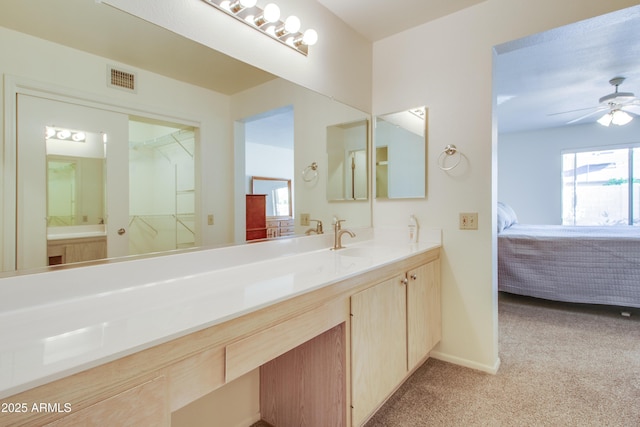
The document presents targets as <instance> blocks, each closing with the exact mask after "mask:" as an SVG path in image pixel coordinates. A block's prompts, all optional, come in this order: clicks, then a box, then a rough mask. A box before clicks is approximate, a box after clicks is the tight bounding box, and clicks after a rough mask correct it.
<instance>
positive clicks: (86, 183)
mask: <svg viewBox="0 0 640 427" xmlns="http://www.w3.org/2000/svg"><path fill="white" fill-rule="evenodd" d="M103 163H104V161H103V160H102V159H88V158H81V157H80V158H78V157H64V156H55V155H47V226H48V227H72V226H79V225H99V224H103V223H104V179H103V178H104V169H103Z"/></svg>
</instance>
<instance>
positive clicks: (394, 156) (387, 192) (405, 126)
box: [374, 107, 428, 199]
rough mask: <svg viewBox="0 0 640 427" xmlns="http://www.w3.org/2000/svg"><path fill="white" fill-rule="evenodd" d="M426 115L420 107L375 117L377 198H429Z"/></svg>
mask: <svg viewBox="0 0 640 427" xmlns="http://www.w3.org/2000/svg"><path fill="white" fill-rule="evenodd" d="M427 113H428V111H427V109H426V108H425V107H418V108H412V109H409V110H406V111H400V112H397V113H391V114H384V115H380V116H376V118H375V130H374V143H375V168H376V170H375V180H376V198H378V199H418V198H425V197H426V188H427V174H426V172H427V171H426V165H427V154H426V153H427V135H428V134H427V125H428V123H427V119H428V114H427Z"/></svg>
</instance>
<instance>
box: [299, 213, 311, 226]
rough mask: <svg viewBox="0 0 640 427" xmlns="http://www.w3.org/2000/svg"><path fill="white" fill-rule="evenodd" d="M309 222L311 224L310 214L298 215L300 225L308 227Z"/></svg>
mask: <svg viewBox="0 0 640 427" xmlns="http://www.w3.org/2000/svg"><path fill="white" fill-rule="evenodd" d="M310 222H311V214H308V213H303V214H300V225H302V226H308V225H309V223H310Z"/></svg>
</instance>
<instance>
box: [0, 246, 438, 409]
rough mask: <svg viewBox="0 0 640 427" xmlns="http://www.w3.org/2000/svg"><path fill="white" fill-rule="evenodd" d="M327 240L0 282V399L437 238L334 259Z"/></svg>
mask: <svg viewBox="0 0 640 427" xmlns="http://www.w3.org/2000/svg"><path fill="white" fill-rule="evenodd" d="M325 236H326V235H325ZM304 239H308V240H304ZM288 240H289V239H288ZM296 240H300V242H302V243H300V242H298V243H296V242H295V241H296ZM327 241H328V239H327V238H326V237H322V236H320V237H319V238H316V239H310V238H306V237H305V238H299V239H290V240H289V242H277V241H273V242H260V243H254V244H250V245H240V246H232V247H228V248H218V249H210V250H203V251H198V252H193V253H185V254H175V255H168V256H164V257H159V258H149V259H143V260H136V261H124V262H117V263H113V264H99V265H95V266H88V267H84V268H69V269H61V270H56V271H52V272H43V273H38V274H29V275H15V276H12V277H7V278H2V279H0V398H5V397H8V396H11V395H13V394H16V393H18V392H21V391H25V390H27V389H30V388H33V387H35V386H38V385H42V384H45V383H48V382H50V381H53V380H56V379H59V378H62V377H65V376H68V375H71V374H73V373H76V372H80V371H83V370H85V369H88V368H91V367H95V366H98V365H100V364H103V363H106V362H109V361H112V360H116V359H118V358H121V357H123V356H126V355H129V354H133V353H136V352H138V351H141V350H144V349H147V348H150V347H152V346H155V345H158V344H161V343H164V342H168V341H170V340H172V339H174V338H178V337H181V336H185V335H188V334H190V333H192V332H195V331H198V330H201V329H205V328H208V327H210V326H213V325H216V324H220V323H223V322H225V321H228V320H231V319H234V318H237V317H240V316H242V315H244V314H247V313H250V312H253V311H256V310H259V309H262V308H265V307H268V306H270V305H272V304H276V303H278V302H280V301H283V300H286V299H289V298H293V297H295V296H298V295H301V294H304V293H307V292H311V291H313V290H315V289H319V288H321V287H323V286H327V285H330V284H332V283H336V282H338V281H341V280H344V279H347V278H349V277H352V276H355V275H358V274H361V273H364V272H366V271H369V270H372V269H375V268H378V267H381V266H384V265H386V264H389V263H393V262H396V261H399V260H401V259H403V258H407V257H410V256H413V255H416V254H418V253H422V252H426V251H428V250H431V249H434V248H437V247H439V246H440V241H439V239H438V238H436V239H433V240H430V239H425V241H424V242H421V243H399V242H390V241H387V240H384V241H382V240H380V239H371V240H366V241H362V242H357V243H352V244H347V246H348V247H347V248H346V249H342V250H339V251H332V250H329V249H328V247H329V246H328V245H325V243H326V242H327ZM311 242H315V247H314V243H311ZM318 244H320V245H322V248H321V249H318V248H317V247H318ZM291 245H294V246H291ZM292 248H293V249H292ZM301 248H302V249H310V250H302V251H301V252H299V251H300V250H301ZM267 253H270V254H271V255H270V256H266V255H264V254H267ZM273 254H276V255H275V256H274V255H273ZM232 259H234V260H235V262H233V261H231V260H232ZM238 259H244V260H247V259H249V260H250V261H249V262H248V263H247V262H246V261H245V262H244V263H242V262H238V261H237V260H238Z"/></svg>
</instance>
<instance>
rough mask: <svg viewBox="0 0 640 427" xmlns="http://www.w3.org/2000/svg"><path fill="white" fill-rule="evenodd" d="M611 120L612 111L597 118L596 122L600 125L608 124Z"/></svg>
mask: <svg viewBox="0 0 640 427" xmlns="http://www.w3.org/2000/svg"><path fill="white" fill-rule="evenodd" d="M612 121H613V113H607V114H605V115H604V116H602V117H600V118H599V119H598V123H600V124H601V125H602V126H609V125H610V124H611V122H612Z"/></svg>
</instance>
